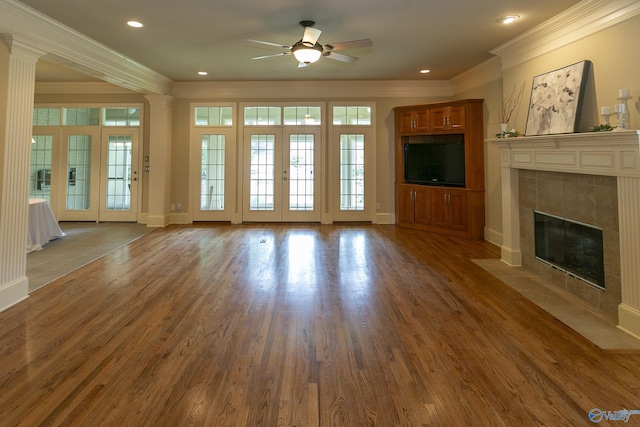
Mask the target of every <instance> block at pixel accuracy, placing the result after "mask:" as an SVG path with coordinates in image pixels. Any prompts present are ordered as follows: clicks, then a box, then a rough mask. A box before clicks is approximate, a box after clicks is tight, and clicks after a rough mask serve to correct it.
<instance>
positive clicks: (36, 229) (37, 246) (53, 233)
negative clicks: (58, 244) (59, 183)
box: [27, 199, 64, 253]
mask: <svg viewBox="0 0 640 427" xmlns="http://www.w3.org/2000/svg"><path fill="white" fill-rule="evenodd" d="M28 228H29V229H28V231H27V253H28V252H33V251H39V250H41V249H42V246H44V245H46V244H47V243H49V242H50V241H51V240H53V239H57V238H60V237H62V236H64V233H63V232H62V230H61V229H60V227H59V226H58V221H57V220H56V217H55V216H54V215H53V211H52V210H51V206H49V203H47V201H46V200H45V199H29V221H28Z"/></svg>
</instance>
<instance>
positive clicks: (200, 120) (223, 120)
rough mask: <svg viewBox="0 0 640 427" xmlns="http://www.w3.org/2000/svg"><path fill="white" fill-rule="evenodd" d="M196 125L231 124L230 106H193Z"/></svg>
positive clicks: (231, 113)
mask: <svg viewBox="0 0 640 427" xmlns="http://www.w3.org/2000/svg"><path fill="white" fill-rule="evenodd" d="M195 125H196V126H233V108H232V107H195Z"/></svg>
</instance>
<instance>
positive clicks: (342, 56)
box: [322, 52, 358, 62]
mask: <svg viewBox="0 0 640 427" xmlns="http://www.w3.org/2000/svg"><path fill="white" fill-rule="evenodd" d="M322 56H324V57H326V58H329V59H336V60H338V61H342V62H356V61H357V60H358V57H357V56H351V55H345V54H344V53H337V52H323V53H322Z"/></svg>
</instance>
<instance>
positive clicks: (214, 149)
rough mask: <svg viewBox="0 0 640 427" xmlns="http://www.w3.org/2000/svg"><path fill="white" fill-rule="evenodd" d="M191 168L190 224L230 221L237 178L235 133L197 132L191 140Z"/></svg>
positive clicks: (228, 130)
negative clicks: (191, 216)
mask: <svg viewBox="0 0 640 427" xmlns="http://www.w3.org/2000/svg"><path fill="white" fill-rule="evenodd" d="M191 145H192V146H191V149H190V158H191V161H192V164H197V165H199V166H200V167H197V168H192V172H191V174H192V175H191V179H190V180H189V182H190V193H191V194H193V197H192V199H191V200H192V201H191V208H192V211H193V220H194V221H234V220H236V219H235V218H234V214H235V213H236V212H237V211H238V208H237V206H236V196H235V194H236V192H237V188H236V182H242V176H241V175H237V174H238V171H237V168H236V167H233V166H234V165H235V164H236V147H235V131H234V130H233V129H202V130H200V129H198V130H197V132H195V133H194V134H193V135H192V136H191Z"/></svg>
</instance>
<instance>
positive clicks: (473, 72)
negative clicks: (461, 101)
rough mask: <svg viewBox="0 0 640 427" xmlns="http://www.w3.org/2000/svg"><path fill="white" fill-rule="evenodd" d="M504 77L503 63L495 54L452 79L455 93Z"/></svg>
mask: <svg viewBox="0 0 640 427" xmlns="http://www.w3.org/2000/svg"><path fill="white" fill-rule="evenodd" d="M501 78H502V63H501V61H500V58H498V57H496V56H494V57H493V58H491V59H488V60H486V61H484V62H482V63H481V64H478V65H476V66H475V67H473V68H470V69H469V70H467V71H464V72H463V73H460V74H458V75H457V76H455V77H454V78H452V79H451V80H450V82H451V87H452V90H453V95H454V96H455V95H458V94H460V93H463V92H466V91H469V90H472V89H475V88H477V87H480V86H482V85H485V84H487V83H491V82H494V81H496V80H500V79H501Z"/></svg>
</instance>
